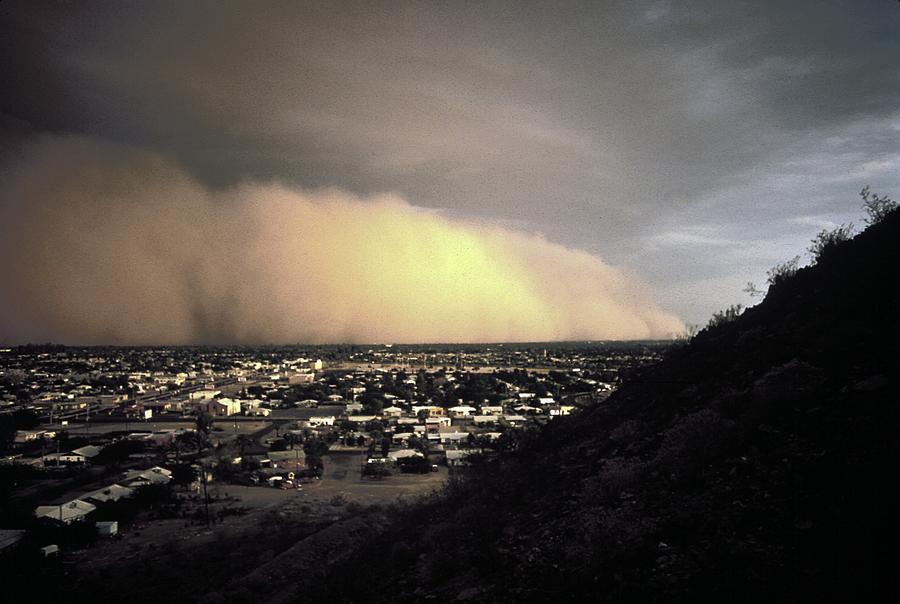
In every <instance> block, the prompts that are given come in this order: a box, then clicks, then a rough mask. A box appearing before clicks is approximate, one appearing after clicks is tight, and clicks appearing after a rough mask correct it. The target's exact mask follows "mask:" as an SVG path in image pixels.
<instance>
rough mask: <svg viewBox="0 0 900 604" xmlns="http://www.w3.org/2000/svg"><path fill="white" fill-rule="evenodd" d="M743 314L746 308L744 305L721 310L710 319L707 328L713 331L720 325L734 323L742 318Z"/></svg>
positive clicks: (734, 305) (733, 305)
mask: <svg viewBox="0 0 900 604" xmlns="http://www.w3.org/2000/svg"><path fill="white" fill-rule="evenodd" d="M743 312H744V306H743V305H742V304H732V305H731V306H729V307H728V308H726V309H725V310H719V311H716V312H715V313H713V316H712V317H711V318H710V320H709V323H707V325H706V328H707V329H711V328H713V327H718V326H719V325H725V324H726V323H731V322H732V321H734V320H735V319H737V318H738V317H740V316H741V313H743Z"/></svg>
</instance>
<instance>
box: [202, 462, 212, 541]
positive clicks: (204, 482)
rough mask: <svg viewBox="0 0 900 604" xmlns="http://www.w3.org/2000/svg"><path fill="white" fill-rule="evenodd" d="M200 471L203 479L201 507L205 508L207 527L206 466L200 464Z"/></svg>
mask: <svg viewBox="0 0 900 604" xmlns="http://www.w3.org/2000/svg"><path fill="white" fill-rule="evenodd" d="M200 472H201V478H202V480H203V507H204V508H205V509H206V528H209V527H210V522H209V492H208V491H207V490H206V467H204V466H200Z"/></svg>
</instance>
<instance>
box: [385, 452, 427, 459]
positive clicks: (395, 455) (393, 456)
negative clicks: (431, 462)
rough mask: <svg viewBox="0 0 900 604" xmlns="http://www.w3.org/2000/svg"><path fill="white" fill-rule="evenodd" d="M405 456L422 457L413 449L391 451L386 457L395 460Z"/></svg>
mask: <svg viewBox="0 0 900 604" xmlns="http://www.w3.org/2000/svg"><path fill="white" fill-rule="evenodd" d="M407 457H424V455H422V454H421V453H419V452H418V451H416V450H415V449H400V450H399V451H391V452H390V453H388V459H390V460H391V461H397V460H398V459H406V458H407Z"/></svg>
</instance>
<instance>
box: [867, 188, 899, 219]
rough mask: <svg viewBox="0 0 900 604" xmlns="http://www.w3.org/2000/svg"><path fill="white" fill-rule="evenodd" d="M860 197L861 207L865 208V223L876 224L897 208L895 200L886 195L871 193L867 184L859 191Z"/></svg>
mask: <svg viewBox="0 0 900 604" xmlns="http://www.w3.org/2000/svg"><path fill="white" fill-rule="evenodd" d="M859 196H860V197H862V201H863V208H864V209H865V210H866V219H865V220H866V224H867V225H873V224H878V223H879V222H881V221H882V220H884V218H885V217H886V216H887V215H888V214H890V213H891V212H894V211H895V210H896V209H897V202H896V201H894V200H893V199H891V198H890V197H887V196H886V195H878V194H877V193H873V192H872V190H871V189H870V188H869V185H866V186H865V187H863V189H862V191H860V192H859Z"/></svg>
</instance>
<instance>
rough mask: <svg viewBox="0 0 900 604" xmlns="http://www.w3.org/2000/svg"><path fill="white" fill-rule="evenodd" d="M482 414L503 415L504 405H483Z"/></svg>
mask: <svg viewBox="0 0 900 604" xmlns="http://www.w3.org/2000/svg"><path fill="white" fill-rule="evenodd" d="M481 415H503V406H502V405H482V406H481Z"/></svg>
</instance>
